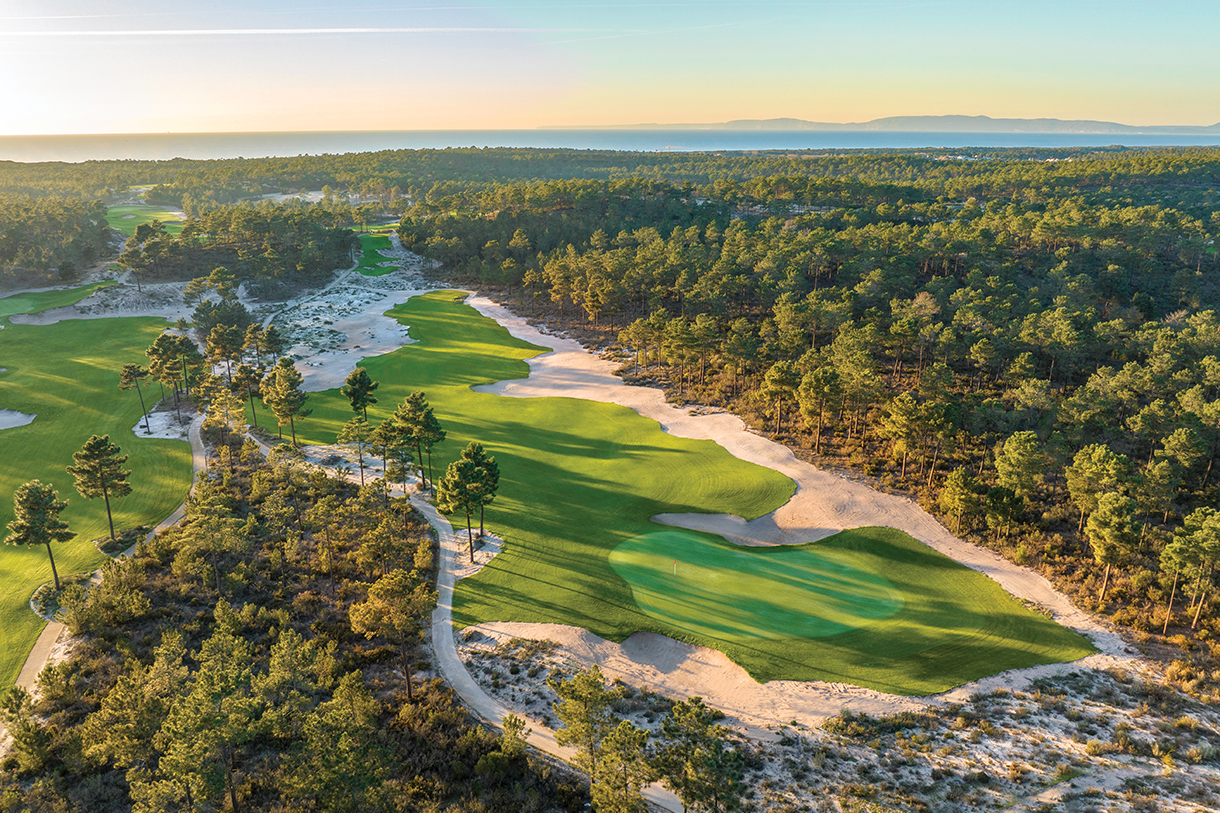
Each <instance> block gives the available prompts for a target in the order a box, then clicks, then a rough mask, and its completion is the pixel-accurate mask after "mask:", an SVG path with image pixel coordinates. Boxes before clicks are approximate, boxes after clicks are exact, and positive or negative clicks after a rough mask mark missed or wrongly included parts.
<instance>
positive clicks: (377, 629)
mask: <svg viewBox="0 0 1220 813" xmlns="http://www.w3.org/2000/svg"><path fill="white" fill-rule="evenodd" d="M436 600H437V592H436V591H435V590H433V589H432V587H431V585H430V584H429V582H428V580H427V579H425V578H423V577H422V576H421V575H420V574H419V573H418V572H417V571H414V570H412V571H406V570H403V569H401V568H397V569H394V570H391V571H389V572H388V573H386V574H385V575H384V576H382V577H381V578H380V579H378V580H377V581H375V582H374V583H373V584H372V585H370V586H369V592H368V598H366V599H365V600H364V601H361V602H357V603H355V604H353V605H352V608H351V611H350V617H351V622H352V630H353V631H354V632H357V633H360V634H362V635H364V636H365V637H367V638H375V637H376V636H378V635H380V636H382V637H384V638H386V639H387V640H389V641H391V642H393V643H394V644H396V645H397V646H398V652H399V655H400V656H401V658H402V673H403V678H404V679H405V680H406V682H407V699H408V700H413V699H414V698H413V696H412V694H411V691H412V690H411V660H410V654H411V650H412V648H413V647H414V645H415V644H416V643H417V642H418V641H419V638H420V630H421V629H422V625H423V620H424V618H426V617H427V615H428V613H430V612H432V608H434V607H435V606H436Z"/></svg>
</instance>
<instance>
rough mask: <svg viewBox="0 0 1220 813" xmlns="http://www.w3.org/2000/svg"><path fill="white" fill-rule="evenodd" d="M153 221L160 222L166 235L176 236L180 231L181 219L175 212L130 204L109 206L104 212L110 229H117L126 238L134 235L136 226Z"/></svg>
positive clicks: (156, 207) (159, 207)
mask: <svg viewBox="0 0 1220 813" xmlns="http://www.w3.org/2000/svg"><path fill="white" fill-rule="evenodd" d="M154 220H159V221H161V224H162V225H163V226H165V231H166V232H167V233H168V234H177V233H178V232H180V231H182V226H183V220H182V218H181V217H180V216H179V215H178V214H176V213H175V212H171V211H169V210H168V209H165V208H163V207H161V206H148V205H143V204H130V205H127V206H111V207H110V208H109V209H107V210H106V223H107V224H108V225H109V226H110V228H112V229H118V230H119V231H121V232H122V233H123V234H125V235H127V236H128V237H131V236H132V235H133V234H135V233H136V227H137V226H139V225H141V224H144V223H152V222H153V221H154Z"/></svg>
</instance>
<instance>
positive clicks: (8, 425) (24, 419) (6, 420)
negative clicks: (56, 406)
mask: <svg viewBox="0 0 1220 813" xmlns="http://www.w3.org/2000/svg"><path fill="white" fill-rule="evenodd" d="M37 417H38V416H37V415H27V414H25V413H24V412H18V411H16V410H15V409H0V429H16V428H17V427H18V426H26V425H27V424H31V423H33V422H34V419H35V418H37Z"/></svg>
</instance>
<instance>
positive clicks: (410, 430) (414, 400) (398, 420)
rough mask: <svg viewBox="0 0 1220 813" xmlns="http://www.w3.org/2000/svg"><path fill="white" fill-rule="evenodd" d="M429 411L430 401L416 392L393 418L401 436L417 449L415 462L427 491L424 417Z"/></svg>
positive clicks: (405, 400) (399, 408)
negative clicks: (424, 468)
mask: <svg viewBox="0 0 1220 813" xmlns="http://www.w3.org/2000/svg"><path fill="white" fill-rule="evenodd" d="M429 410H431V407H430V406H428V399H427V398H426V397H425V396H424V394H423V393H422V392H419V391H416V392H413V393H411V394H410V395H408V396H407V397H406V398H404V399H403V400H402V402H401V403H399V405H398V407H397V408H396V409H395V410H394V415H393V416H392V418H391V419H392V420H393V421H394V424H395V426H396V427H397V428H398V431H399V433H400V435H401V436H402V437H403V438H404V439H406V440H407V441H408V442H410V443H411V445H413V446H414V447H415V461H416V463H418V464H419V467H420V477H421V479H422V480H423V483H422V486H423V488H424V490H425V491H426V490H427V489H428V479H429V478H427V477H424V476H423V466H424V450H423V427H424V420H425V419H424V415H425V414H426V413H427V412H428V411H429Z"/></svg>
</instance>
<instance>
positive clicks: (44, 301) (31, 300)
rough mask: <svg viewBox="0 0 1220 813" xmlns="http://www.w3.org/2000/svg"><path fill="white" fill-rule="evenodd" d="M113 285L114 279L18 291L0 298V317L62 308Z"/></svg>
mask: <svg viewBox="0 0 1220 813" xmlns="http://www.w3.org/2000/svg"><path fill="white" fill-rule="evenodd" d="M107 285H114V280H106V281H104V282H95V283H93V284H92V285H84V286H81V287H80V288H64V289H61V290H57V291H38V292H37V293H20V294H13V295H12V296H6V297H4V298H3V299H0V319H4V317H6V316H12V315H13V314H15V313H42V312H43V311H49V310H51V309H52V308H62V307H64V306H66V305H75V304H76V303H77V302H80V301H81V300H82V299H84V298H85V297H87V296H89V295H90V294H92V293H93V292H94V291H96V290H97V289H98V288H105V287H106V286H107Z"/></svg>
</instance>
